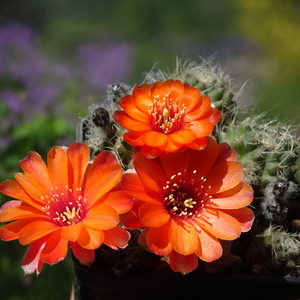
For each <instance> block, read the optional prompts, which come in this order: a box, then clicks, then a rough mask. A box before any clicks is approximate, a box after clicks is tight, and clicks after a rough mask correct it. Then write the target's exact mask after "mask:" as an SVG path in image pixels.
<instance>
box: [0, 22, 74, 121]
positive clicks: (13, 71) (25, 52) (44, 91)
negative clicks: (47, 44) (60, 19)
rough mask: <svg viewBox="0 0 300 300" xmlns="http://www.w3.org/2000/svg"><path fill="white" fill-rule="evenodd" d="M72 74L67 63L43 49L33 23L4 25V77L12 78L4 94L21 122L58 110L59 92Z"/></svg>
mask: <svg viewBox="0 0 300 300" xmlns="http://www.w3.org/2000/svg"><path fill="white" fill-rule="evenodd" d="M71 74H72V72H71V71H70V70H69V68H68V66H67V65H66V64H59V63H56V62H53V61H51V60H50V59H49V58H48V57H47V56H46V55H45V53H44V52H43V51H41V49H40V47H38V44H37V36H36V34H35V33H34V31H33V30H32V29H31V28H30V27H28V26H26V25H24V24H19V23H11V22H10V23H7V24H5V25H3V26H2V27H0V80H1V77H2V79H3V78H9V80H10V81H9V82H10V86H6V87H5V88H4V90H3V89H2V91H0V92H1V93H0V98H1V101H3V102H4V103H5V104H6V106H7V107H8V108H9V109H10V110H11V113H14V114H18V119H20V121H21V122H22V119H24V120H28V119H30V118H32V116H33V115H34V114H35V113H38V114H45V113H47V112H51V111H55V110H57V106H58V95H59V93H61V92H62V90H63V89H64V88H65V86H66V84H67V83H68V82H69V80H70V79H71V78H70V77H71ZM16 86H17V87H16ZM14 89H17V91H15V90H14Z"/></svg>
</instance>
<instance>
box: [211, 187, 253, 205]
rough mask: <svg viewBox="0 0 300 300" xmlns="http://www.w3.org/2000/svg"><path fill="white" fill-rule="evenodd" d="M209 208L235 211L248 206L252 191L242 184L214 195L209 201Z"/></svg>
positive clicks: (251, 198)
mask: <svg viewBox="0 0 300 300" xmlns="http://www.w3.org/2000/svg"><path fill="white" fill-rule="evenodd" d="M210 200H211V201H210V204H209V206H210V207H214V208H221V209H235V208H241V207H244V206H247V205H249V204H250V203H251V202H252V200H253V189H252V188H251V187H250V186H249V185H248V184H245V183H244V182H241V183H239V184H238V185H236V186H235V187H233V188H232V189H229V190H227V191H224V192H222V193H218V194H214V195H213V197H212V198H211V199H210Z"/></svg>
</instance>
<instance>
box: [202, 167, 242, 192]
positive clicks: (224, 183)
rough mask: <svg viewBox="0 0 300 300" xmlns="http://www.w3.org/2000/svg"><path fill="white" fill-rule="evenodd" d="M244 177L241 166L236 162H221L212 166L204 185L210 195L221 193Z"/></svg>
mask: <svg viewBox="0 0 300 300" xmlns="http://www.w3.org/2000/svg"><path fill="white" fill-rule="evenodd" d="M243 177H244V172H243V166H242V164H241V163H239V162H237V161H229V162H223V163H220V164H218V165H216V166H214V167H213V168H212V169H211V170H210V172H209V173H208V174H207V176H206V178H207V181H206V182H205V185H206V186H208V187H210V188H209V189H210V191H209V193H210V195H214V194H216V193H221V192H224V191H226V190H229V189H231V188H234V187H235V186H236V185H238V184H239V183H240V182H241V181H242V179H243Z"/></svg>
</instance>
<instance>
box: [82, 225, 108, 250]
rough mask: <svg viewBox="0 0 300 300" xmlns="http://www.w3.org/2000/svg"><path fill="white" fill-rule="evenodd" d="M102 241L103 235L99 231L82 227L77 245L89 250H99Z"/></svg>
mask: <svg viewBox="0 0 300 300" xmlns="http://www.w3.org/2000/svg"><path fill="white" fill-rule="evenodd" d="M103 241H104V233H103V231H102V230H99V229H92V228H89V227H83V228H82V230H81V232H80V236H79V237H78V239H77V243H78V244H79V245H80V246H81V247H83V248H85V249H89V250H93V249H97V248H99V247H100V246H101V245H102V243H103Z"/></svg>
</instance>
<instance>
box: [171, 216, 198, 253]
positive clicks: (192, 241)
mask: <svg viewBox="0 0 300 300" xmlns="http://www.w3.org/2000/svg"><path fill="white" fill-rule="evenodd" d="M169 241H170V243H171V244H172V246H173V249H174V250H175V251H176V252H178V253H179V254H182V255H190V254H193V253H194V252H195V251H196V250H197V249H198V247H199V238H198V235H197V232H196V230H195V227H194V226H192V225H191V224H190V223H188V222H185V221H184V220H180V219H175V218H174V219H171V227H170V231H169Z"/></svg>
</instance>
